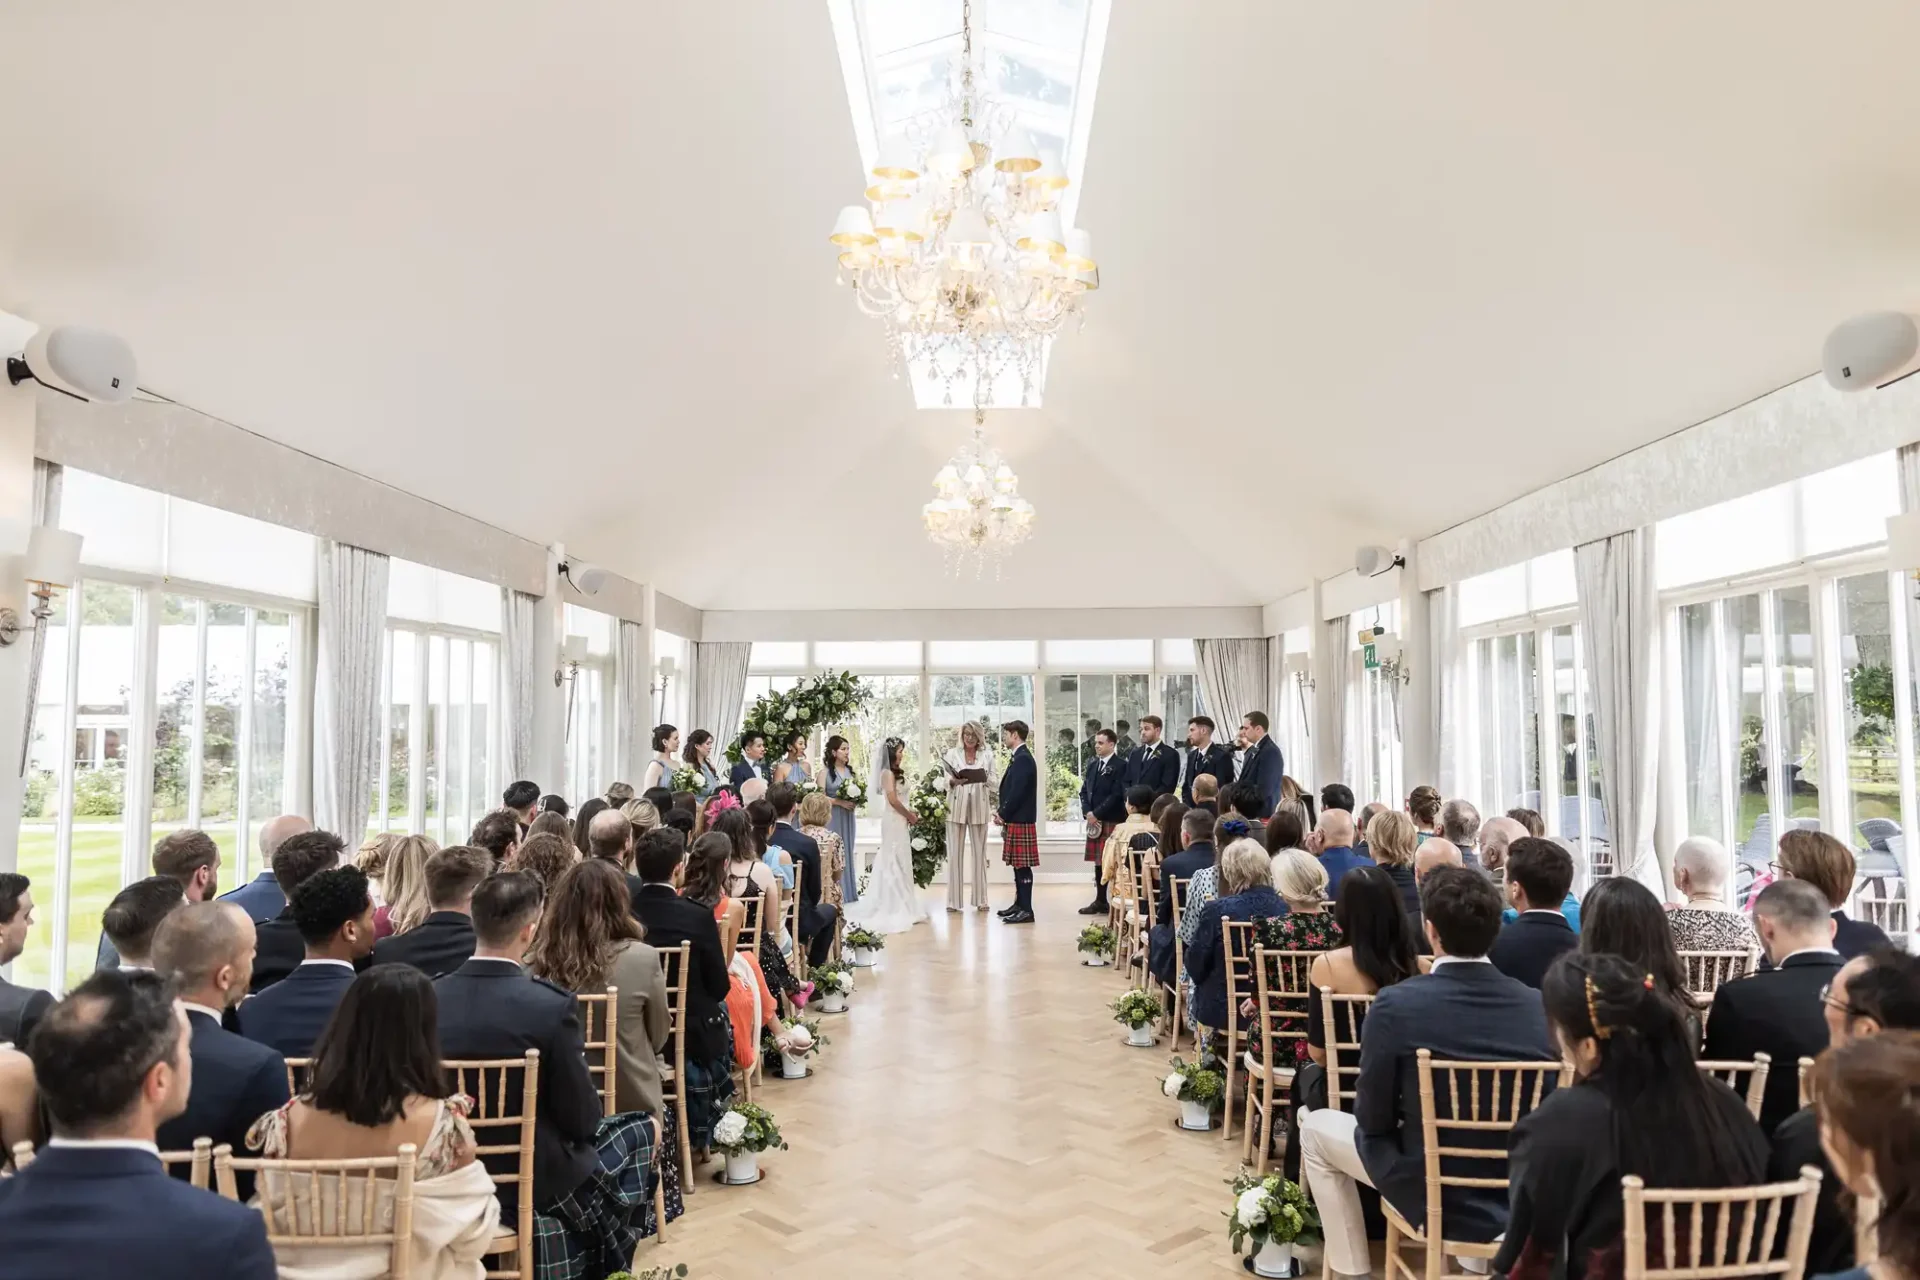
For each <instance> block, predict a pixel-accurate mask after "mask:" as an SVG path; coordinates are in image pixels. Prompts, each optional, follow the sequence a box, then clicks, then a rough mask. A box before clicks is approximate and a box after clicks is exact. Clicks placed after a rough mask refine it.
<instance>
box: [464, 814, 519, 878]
mask: <svg viewBox="0 0 1920 1280" xmlns="http://www.w3.org/2000/svg"><path fill="white" fill-rule="evenodd" d="M532 821H533V820H532V819H531V818H529V819H527V825H522V823H521V821H520V818H519V816H518V815H516V814H514V813H512V812H510V811H508V810H506V809H496V810H494V811H493V812H492V813H489V814H488V815H486V816H485V817H484V818H482V819H480V821H478V822H476V823H474V824H473V835H472V836H470V837H468V839H467V843H468V844H469V845H472V846H473V847H474V848H476V849H485V850H486V851H487V852H488V853H490V854H492V855H493V865H494V867H495V868H496V869H497V868H499V867H503V866H505V865H506V862H507V859H508V858H510V857H512V856H513V851H514V850H515V849H518V848H519V847H520V842H521V841H522V840H523V839H525V838H526V834H527V826H528V825H531V824H532Z"/></svg>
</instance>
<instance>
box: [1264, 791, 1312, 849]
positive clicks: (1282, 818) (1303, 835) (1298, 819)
mask: <svg viewBox="0 0 1920 1280" xmlns="http://www.w3.org/2000/svg"><path fill="white" fill-rule="evenodd" d="M1264 834H1265V841H1264V843H1265V844H1266V846H1267V856H1268V857H1269V858H1277V857H1279V856H1280V855H1281V854H1283V853H1291V852H1293V851H1294V850H1296V849H1298V850H1299V851H1301V852H1302V853H1304V852H1306V844H1307V818H1306V810H1304V809H1302V808H1301V807H1300V806H1299V805H1297V804H1287V803H1285V802H1282V803H1281V805H1280V807H1279V808H1277V809H1275V810H1274V811H1273V816H1272V817H1271V818H1268V819H1267V829H1266V832H1265V833H1264Z"/></svg>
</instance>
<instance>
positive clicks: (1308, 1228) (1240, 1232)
mask: <svg viewBox="0 0 1920 1280" xmlns="http://www.w3.org/2000/svg"><path fill="white" fill-rule="evenodd" d="M1231 1185H1232V1187H1233V1208H1231V1209H1229V1210H1227V1239H1228V1241H1229V1242H1230V1243H1231V1244H1232V1245H1233V1251H1234V1252H1235V1253H1239V1252H1240V1251H1241V1249H1242V1248H1243V1247H1244V1246H1245V1245H1246V1243H1247V1241H1249V1240H1251V1241H1252V1242H1253V1246H1254V1248H1255V1249H1258V1248H1259V1247H1260V1246H1261V1245H1263V1244H1266V1243H1267V1242H1268V1241H1269V1240H1271V1241H1273V1242H1274V1243H1275V1244H1294V1243H1301V1244H1312V1243H1314V1242H1315V1241H1317V1240H1319V1239H1320V1215H1319V1214H1318V1213H1317V1212H1315V1210H1314V1207H1313V1204H1312V1202H1311V1201H1309V1200H1308V1199H1307V1193H1306V1192H1305V1191H1302V1190H1301V1189H1300V1185H1299V1184H1298V1183H1296V1182H1289V1181H1288V1180H1287V1179H1285V1178H1283V1177H1281V1176H1280V1175H1279V1174H1277V1173H1269V1174H1266V1175H1264V1176H1261V1175H1258V1174H1251V1173H1243V1174H1241V1175H1240V1176H1239V1177H1238V1178H1235V1179H1234V1180H1233V1182H1232V1184H1231Z"/></svg>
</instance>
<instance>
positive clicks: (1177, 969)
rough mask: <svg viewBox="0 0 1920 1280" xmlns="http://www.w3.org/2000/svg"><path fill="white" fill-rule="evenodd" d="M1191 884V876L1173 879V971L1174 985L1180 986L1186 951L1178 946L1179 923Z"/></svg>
mask: <svg viewBox="0 0 1920 1280" xmlns="http://www.w3.org/2000/svg"><path fill="white" fill-rule="evenodd" d="M1192 883H1193V877H1192V876H1175V877H1173V880H1172V884H1173V936H1174V939H1175V941H1174V944H1173V957H1174V959H1173V970H1174V984H1175V986H1176V987H1177V986H1179V985H1180V979H1181V978H1184V977H1186V976H1187V949H1186V948H1185V947H1183V946H1181V945H1180V942H1179V937H1180V921H1181V920H1182V919H1183V918H1185V916H1186V912H1187V887H1188V886H1189V885H1191V884H1192Z"/></svg>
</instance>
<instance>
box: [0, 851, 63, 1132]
mask: <svg viewBox="0 0 1920 1280" xmlns="http://www.w3.org/2000/svg"><path fill="white" fill-rule="evenodd" d="M32 883H33V882H32V881H30V880H28V879H27V878H26V877H25V876H23V875H20V874H19V873H18V872H13V871H0V968H5V967H6V966H7V965H10V964H12V963H13V962H14V961H15V960H18V959H19V958H20V954H21V953H22V952H23V951H25V950H26V949H27V934H28V933H30V932H32V930H33V894H31V893H29V892H28V889H29V887H30V886H31V885H32ZM52 1007H53V993H52V992H49V991H41V990H38V989H36V988H34V987H16V986H14V985H13V984H12V983H11V982H8V981H7V980H6V979H5V978H3V977H0V1043H11V1044H16V1045H23V1046H24V1045H25V1044H26V1043H27V1037H28V1036H30V1035H32V1034H33V1028H34V1024H35V1023H37V1022H39V1021H40V1019H41V1017H42V1016H43V1015H45V1013H46V1012H47V1010H48V1009H50V1008H52ZM5 1150H6V1148H0V1153H4V1151H5Z"/></svg>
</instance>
